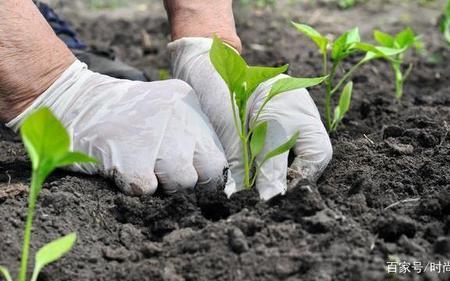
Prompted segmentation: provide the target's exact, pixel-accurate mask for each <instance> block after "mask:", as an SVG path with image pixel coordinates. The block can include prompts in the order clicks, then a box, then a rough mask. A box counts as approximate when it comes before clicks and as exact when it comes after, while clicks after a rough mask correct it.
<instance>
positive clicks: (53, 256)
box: [31, 233, 77, 281]
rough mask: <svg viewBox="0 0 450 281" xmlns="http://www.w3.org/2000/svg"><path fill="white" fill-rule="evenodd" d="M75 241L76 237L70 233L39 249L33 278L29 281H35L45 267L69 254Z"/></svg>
mask: <svg viewBox="0 0 450 281" xmlns="http://www.w3.org/2000/svg"><path fill="white" fill-rule="evenodd" d="M76 240H77V235H76V234H75V233H71V234H69V235H66V236H64V237H61V238H59V239H57V240H54V241H52V242H50V243H48V244H47V245H44V246H43V247H42V248H41V249H39V251H38V252H37V253H36V257H35V266H34V272H33V278H32V279H31V281H35V280H37V277H38V275H39V272H40V271H41V270H42V269H43V268H44V267H45V266H47V265H48V264H50V263H52V262H55V261H57V260H59V259H60V258H61V257H62V256H64V255H65V254H66V253H67V252H69V251H70V250H71V249H72V247H73V245H74V244H75V241H76Z"/></svg>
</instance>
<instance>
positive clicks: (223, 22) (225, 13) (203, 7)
mask: <svg viewBox="0 0 450 281" xmlns="http://www.w3.org/2000/svg"><path fill="white" fill-rule="evenodd" d="M232 4H233V1H232V0H214V1H211V0H189V1H186V0H164V6H165V7H166V10H167V14H168V15H169V21H170V26H171V34H172V40H173V41H175V40H177V39H180V38H183V37H207V38H212V37H213V36H214V35H216V36H218V37H220V38H221V39H222V40H223V41H225V42H227V43H228V44H230V45H231V46H232V47H234V48H235V49H236V50H239V51H240V50H241V49H242V45H241V40H240V39H239V37H238V36H237V34H236V28H235V22H234V16H233V7H232V6H233V5H232Z"/></svg>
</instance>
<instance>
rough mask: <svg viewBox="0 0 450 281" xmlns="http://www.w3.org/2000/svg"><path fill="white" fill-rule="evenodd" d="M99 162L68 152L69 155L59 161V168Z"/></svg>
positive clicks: (83, 155)
mask: <svg viewBox="0 0 450 281" xmlns="http://www.w3.org/2000/svg"><path fill="white" fill-rule="evenodd" d="M97 162H98V161H97V160H96V159H94V158H92V157H89V156H87V155H85V154H83V153H79V152H67V154H66V155H65V156H64V157H63V158H61V159H60V160H59V161H58V167H64V166H70V165H73V164H77V163H97Z"/></svg>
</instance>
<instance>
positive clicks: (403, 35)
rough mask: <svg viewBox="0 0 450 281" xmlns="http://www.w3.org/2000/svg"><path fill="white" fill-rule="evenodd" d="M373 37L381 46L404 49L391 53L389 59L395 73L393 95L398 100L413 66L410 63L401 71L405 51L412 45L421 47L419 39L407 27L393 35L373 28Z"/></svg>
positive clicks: (417, 47)
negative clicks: (390, 58)
mask: <svg viewBox="0 0 450 281" xmlns="http://www.w3.org/2000/svg"><path fill="white" fill-rule="evenodd" d="M374 38H375V41H377V42H378V44H380V45H381V46H383V47H387V48H394V49H401V50H404V51H403V52H401V53H398V54H396V55H393V56H392V60H390V64H391V66H392V69H393V70H394V73H395V97H396V98H397V100H400V99H401V98H402V96H403V85H404V83H405V81H406V79H407V78H408V76H409V74H410V73H411V70H412V68H413V64H412V63H410V64H409V66H408V68H407V70H406V71H405V72H403V70H402V65H403V64H404V61H405V53H406V51H408V50H410V49H412V48H413V47H416V49H421V48H422V46H421V44H422V43H421V40H420V38H419V37H418V36H416V35H415V34H414V31H413V30H412V29H411V28H409V27H408V28H406V29H405V30H403V31H401V32H399V33H397V34H396V35H395V36H393V35H390V34H387V33H384V32H381V31H379V30H375V31H374Z"/></svg>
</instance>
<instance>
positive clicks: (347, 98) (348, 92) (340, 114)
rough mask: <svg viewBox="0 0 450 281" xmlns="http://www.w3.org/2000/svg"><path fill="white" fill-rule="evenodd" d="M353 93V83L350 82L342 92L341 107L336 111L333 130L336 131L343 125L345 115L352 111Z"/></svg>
mask: <svg viewBox="0 0 450 281" xmlns="http://www.w3.org/2000/svg"><path fill="white" fill-rule="evenodd" d="M352 92H353V82H351V81H350V82H348V83H347V85H345V87H344V90H343V91H342V94H341V96H340V97H339V105H338V106H337V107H336V108H335V110H334V119H333V123H332V126H331V127H332V129H333V130H335V129H336V128H337V126H338V125H339V123H341V121H342V119H343V118H344V116H345V114H347V112H348V110H349V109H350V102H351V100H352Z"/></svg>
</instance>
